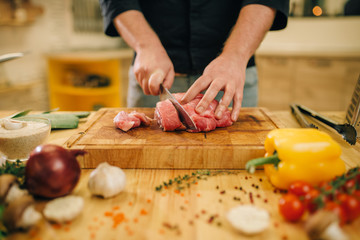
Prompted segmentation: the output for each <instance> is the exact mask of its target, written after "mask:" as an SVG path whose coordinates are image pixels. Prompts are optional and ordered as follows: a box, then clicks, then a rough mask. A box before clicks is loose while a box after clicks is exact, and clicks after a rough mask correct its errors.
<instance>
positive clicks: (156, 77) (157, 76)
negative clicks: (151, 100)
mask: <svg viewBox="0 0 360 240" xmlns="http://www.w3.org/2000/svg"><path fill="white" fill-rule="evenodd" d="M164 77H165V74H164V72H163V71H162V70H160V69H158V70H155V71H154V72H153V73H152V74H151V75H150V77H149V82H148V85H149V92H150V94H151V95H159V90H160V83H162V82H163V81H164Z"/></svg>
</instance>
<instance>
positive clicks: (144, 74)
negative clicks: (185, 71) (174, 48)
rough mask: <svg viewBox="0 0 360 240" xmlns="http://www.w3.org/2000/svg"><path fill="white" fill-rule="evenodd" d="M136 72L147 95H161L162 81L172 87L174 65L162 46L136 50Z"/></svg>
mask: <svg viewBox="0 0 360 240" xmlns="http://www.w3.org/2000/svg"><path fill="white" fill-rule="evenodd" d="M134 73H135V77H136V80H137V81H138V83H139V84H140V86H141V88H142V89H143V91H144V93H145V94H146V95H159V93H160V83H163V84H164V86H165V87H167V88H171V86H172V84H173V82H174V77H175V71H174V66H173V64H172V62H171V60H170V58H169V56H168V55H167V53H166V51H165V49H164V48H163V47H162V46H158V47H154V46H146V47H144V48H141V49H140V50H139V51H138V52H136V58H135V62H134Z"/></svg>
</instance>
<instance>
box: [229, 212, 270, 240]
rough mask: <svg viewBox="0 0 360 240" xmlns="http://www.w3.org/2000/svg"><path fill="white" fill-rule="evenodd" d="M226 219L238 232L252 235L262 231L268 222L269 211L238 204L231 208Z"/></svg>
mask: <svg viewBox="0 0 360 240" xmlns="http://www.w3.org/2000/svg"><path fill="white" fill-rule="evenodd" d="M227 219H228V221H229V222H230V224H231V225H232V226H233V227H234V228H236V229H237V230H239V231H240V232H242V233H244V234H247V235H252V234H257V233H260V232H262V231H264V230H265V229H266V228H267V227H268V226H269V223H270V216H269V213H268V212H267V211H266V210H264V209H260V208H258V207H255V206H253V205H240V206H238V207H234V208H232V209H231V210H230V211H229V212H228V214H227Z"/></svg>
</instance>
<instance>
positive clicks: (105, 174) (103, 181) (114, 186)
mask: <svg viewBox="0 0 360 240" xmlns="http://www.w3.org/2000/svg"><path fill="white" fill-rule="evenodd" d="M125 184H126V176H125V173H124V172H123V171H122V170H121V168H119V167H115V166H111V165H109V164H108V163H107V162H103V163H100V164H99V165H98V166H97V168H96V169H95V170H94V171H92V172H91V173H90V178H89V182H88V188H89V190H90V192H91V193H92V194H94V195H99V196H102V197H104V198H109V197H113V196H115V195H117V194H119V193H120V192H121V191H123V190H124V188H125Z"/></svg>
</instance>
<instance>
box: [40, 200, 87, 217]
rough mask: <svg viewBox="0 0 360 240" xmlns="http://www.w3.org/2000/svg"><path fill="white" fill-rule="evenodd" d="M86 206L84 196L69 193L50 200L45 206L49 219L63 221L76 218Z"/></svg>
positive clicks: (46, 215)
mask: <svg viewBox="0 0 360 240" xmlns="http://www.w3.org/2000/svg"><path fill="white" fill-rule="evenodd" d="M83 207H84V200H83V198H82V197H79V196H73V195H69V196H66V197H61V198H56V199H54V200H51V201H50V202H48V203H47V204H46V206H45V208H44V212H43V213H44V216H45V218H46V219H47V220H49V221H53V222H57V223H62V222H68V221H71V220H73V219H75V218H76V217H77V216H78V215H79V214H80V213H81V211H82V209H83Z"/></svg>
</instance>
